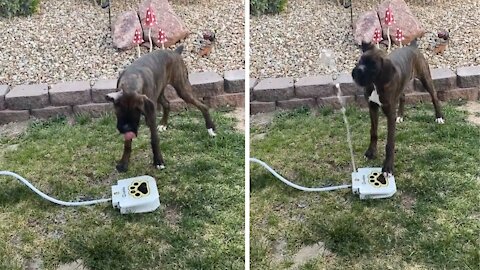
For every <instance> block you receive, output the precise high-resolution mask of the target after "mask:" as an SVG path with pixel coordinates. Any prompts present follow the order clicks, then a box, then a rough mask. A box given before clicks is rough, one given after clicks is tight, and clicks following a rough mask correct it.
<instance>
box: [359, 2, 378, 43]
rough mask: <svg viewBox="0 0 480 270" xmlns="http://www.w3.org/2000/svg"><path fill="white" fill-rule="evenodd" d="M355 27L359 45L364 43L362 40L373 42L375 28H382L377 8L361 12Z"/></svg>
mask: <svg viewBox="0 0 480 270" xmlns="http://www.w3.org/2000/svg"><path fill="white" fill-rule="evenodd" d="M353 27H354V30H353V31H354V34H353V35H354V39H355V43H356V44H358V45H360V44H362V41H364V42H371V41H372V39H373V33H374V32H375V29H378V30H380V29H382V27H381V25H380V21H379V20H378V15H377V12H376V11H375V10H369V11H367V12H365V13H363V14H361V15H360V16H359V17H358V20H357V21H356V22H355V25H354V26H353Z"/></svg>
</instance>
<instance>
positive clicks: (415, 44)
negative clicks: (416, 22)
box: [409, 38, 418, 48]
mask: <svg viewBox="0 0 480 270" xmlns="http://www.w3.org/2000/svg"><path fill="white" fill-rule="evenodd" d="M409 46H412V47H415V48H418V43H417V38H414V39H413V40H412V41H410V45H409Z"/></svg>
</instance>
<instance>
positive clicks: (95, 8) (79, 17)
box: [0, 0, 245, 85]
mask: <svg viewBox="0 0 480 270" xmlns="http://www.w3.org/2000/svg"><path fill="white" fill-rule="evenodd" d="M139 2H140V1H139V0H114V1H112V8H111V12H112V22H114V21H115V18H116V16H117V15H118V14H119V13H121V12H124V11H126V10H129V9H133V8H135V9H136V7H137V5H138V3H139ZM213 3H215V4H213ZM172 6H173V9H174V11H175V12H176V13H177V15H178V16H179V17H180V18H181V19H182V20H184V22H185V24H186V25H187V27H188V28H189V29H190V31H191V34H190V35H189V36H188V37H187V38H186V39H185V40H184V42H183V44H185V45H186V50H185V51H184V58H185V61H186V63H187V66H188V68H189V71H190V72H201V71H215V72H217V73H219V74H223V72H224V71H225V70H235V69H243V68H244V63H245V61H244V6H243V2H242V1H238V0H218V1H215V2H211V0H194V1H176V2H174V3H172ZM205 29H208V30H217V35H216V36H217V44H216V46H215V48H214V50H213V52H212V53H211V54H210V56H208V57H205V58H200V57H199V56H197V54H196V51H195V49H196V48H195V45H194V40H195V39H196V38H197V37H198V35H199V34H200V33H201V32H202V31H203V30H205ZM0 37H1V38H2V41H1V42H0V59H1V61H0V84H7V85H19V84H33V83H50V84H51V83H56V82H60V81H73V80H96V79H100V78H101V79H114V78H116V77H117V76H118V73H119V71H121V70H122V69H123V68H124V67H125V66H127V65H128V64H130V63H131V62H132V61H133V60H134V59H135V57H136V50H135V49H133V50H127V51H117V50H116V49H115V48H113V47H112V40H111V35H110V30H109V27H108V10H103V9H102V8H101V7H100V6H99V5H96V4H94V1H93V0H42V1H41V5H40V10H39V12H37V13H36V14H34V15H32V16H30V17H14V18H12V19H6V18H0ZM174 47H175V46H172V49H173V48H174ZM147 52H148V49H146V48H142V54H143V53H147Z"/></svg>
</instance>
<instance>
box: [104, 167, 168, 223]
mask: <svg viewBox="0 0 480 270" xmlns="http://www.w3.org/2000/svg"><path fill="white" fill-rule="evenodd" d="M112 205H113V207H114V208H119V209H120V213H122V214H130V213H146V212H152V211H155V210H156V209H157V208H158V207H159V206H160V196H159V195H158V189H157V183H156V182H155V179H154V178H153V177H151V176H148V175H144V176H138V177H133V178H128V179H123V180H119V181H118V182H117V185H114V186H112Z"/></svg>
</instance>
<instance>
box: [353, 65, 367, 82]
mask: <svg viewBox="0 0 480 270" xmlns="http://www.w3.org/2000/svg"><path fill="white" fill-rule="evenodd" d="M365 70H366V67H365V65H357V66H355V68H354V69H353V70H352V78H353V81H355V83H357V84H358V85H360V86H366V85H367V82H366V81H365Z"/></svg>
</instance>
